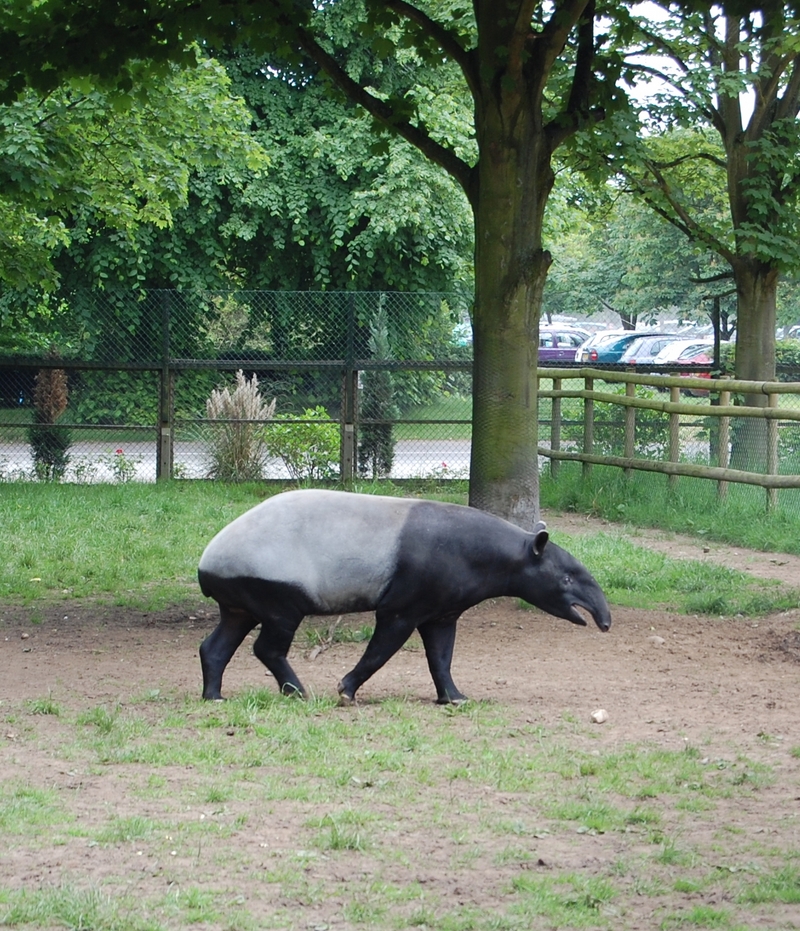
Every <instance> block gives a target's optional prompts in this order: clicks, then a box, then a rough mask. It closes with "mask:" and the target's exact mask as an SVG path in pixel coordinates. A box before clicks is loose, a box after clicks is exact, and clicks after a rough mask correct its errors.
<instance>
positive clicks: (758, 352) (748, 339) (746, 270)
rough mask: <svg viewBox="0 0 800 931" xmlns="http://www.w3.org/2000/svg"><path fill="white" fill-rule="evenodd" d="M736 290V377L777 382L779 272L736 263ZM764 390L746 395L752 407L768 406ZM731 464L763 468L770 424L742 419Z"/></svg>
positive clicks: (745, 262)
mask: <svg viewBox="0 0 800 931" xmlns="http://www.w3.org/2000/svg"><path fill="white" fill-rule="evenodd" d="M734 279H735V281H736V293H737V327H736V377H737V378H741V379H744V380H746V381H775V322H776V294H777V289H778V271H777V270H776V269H775V268H773V267H771V266H769V265H767V264H765V263H764V262H759V261H757V260H755V259H753V258H749V257H744V258H741V259H739V260H738V261H736V263H735V264H734ZM767 400H768V399H767V396H766V395H765V394H764V393H763V392H758V393H752V394H746V395H745V396H744V403H745V404H746V405H748V406H750V407H766V405H767ZM733 437H734V440H733V449H732V454H731V465H732V466H733V467H734V468H737V469H746V470H749V471H763V470H764V469H765V467H766V462H767V423H766V421H762V420H755V419H753V418H744V417H743V418H741V420H740V421H739V422H738V423H737V424H735V426H734V431H733Z"/></svg>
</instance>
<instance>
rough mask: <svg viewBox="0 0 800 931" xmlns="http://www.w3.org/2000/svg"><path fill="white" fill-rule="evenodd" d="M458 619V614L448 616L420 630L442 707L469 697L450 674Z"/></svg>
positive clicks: (427, 622) (424, 625) (427, 623)
mask: <svg viewBox="0 0 800 931" xmlns="http://www.w3.org/2000/svg"><path fill="white" fill-rule="evenodd" d="M458 617H459V615H458V614H456V615H455V617H453V616H452V615H448V616H446V617H443V618H439V619H437V620H435V621H426V622H425V623H424V624H420V625H419V628H418V630H419V635H420V637H422V642H423V644H424V646H425V656H426V657H427V659H428V669H430V671H431V678H432V679H433V684H434V685H435V686H436V695H437V701H438V703H439V704H440V705H450V704H459V703H460V702H463V701H466V700H467V696H466V695H463V694H462V693H461V692H459V690H458V689H457V688H456V684H455V682H453V677H452V676H451V674H450V664H451V663H452V661H453V647H454V646H455V642H456V622H457V621H458Z"/></svg>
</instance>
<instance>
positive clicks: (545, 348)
mask: <svg viewBox="0 0 800 931" xmlns="http://www.w3.org/2000/svg"><path fill="white" fill-rule="evenodd" d="M588 338H589V333H588V332H587V331H586V330H579V329H577V328H576V327H567V326H543V327H540V328H539V362H540V363H541V362H545V363H546V362H574V361H575V352H576V350H577V349H578V347H579V346H581V345H582V344H583V343H585V342H586V340H587V339H588Z"/></svg>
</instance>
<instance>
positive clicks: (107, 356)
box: [0, 290, 471, 482]
mask: <svg viewBox="0 0 800 931" xmlns="http://www.w3.org/2000/svg"><path fill="white" fill-rule="evenodd" d="M54 372H64V373H66V383H65V384H64V385H62V386H61V388H60V389H59V390H58V391H56V392H55V394H56V397H53V391H54V389H53V385H52V384H50V382H52V380H53V376H52V373H54ZM48 373H50V374H48ZM470 396H471V341H470V335H469V316H468V298H467V297H466V296H459V295H456V294H452V293H448V294H442V293H414V294H406V293H394V292H380V293H377V292H374V293H372V292H371V293H363V292H332V293H326V292H245V291H239V292H225V293H220V292H214V293H210V292H204V293H201V292H191V293H183V292H175V291H167V290H164V291H147V292H145V293H143V294H138V295H137V294H132V293H129V292H128V293H117V292H80V293H76V294H74V295H73V296H72V297H71V299H70V301H69V302H68V304H67V305H63V304H62V305H59V307H58V308H57V309H48V313H46V314H42V315H41V321H40V324H39V325H38V332H37V338H36V341H35V342H32V341H30V340H29V341H28V344H27V345H25V344H24V343H23V342H21V344H20V351H19V352H17V353H15V354H13V355H11V356H6V357H5V358H3V359H2V360H0V477H3V478H6V479H9V478H14V477H25V476H31V475H33V476H39V477H46V478H50V477H57V478H61V479H63V480H67V481H76V482H91V481H109V480H112V481H113V480H117V481H120V480H125V479H128V478H136V479H139V480H144V481H151V480H155V479H156V478H158V477H167V476H174V477H177V478H219V479H243V478H267V479H269V478H274V479H281V478H293V479H326V478H340V477H342V478H348V477H350V476H357V475H361V476H363V477H368V478H372V477H386V476H391V477H392V478H420V477H435V476H445V477H446V476H461V477H466V475H467V471H468V463H469V444H470V414H471V401H470Z"/></svg>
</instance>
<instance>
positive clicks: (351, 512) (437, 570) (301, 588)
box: [198, 489, 611, 704]
mask: <svg viewBox="0 0 800 931" xmlns="http://www.w3.org/2000/svg"><path fill="white" fill-rule="evenodd" d="M198 578H199V582H200V588H201V589H202V591H203V594H204V595H206V596H207V597H210V598H213V599H214V600H215V601H217V602H218V604H219V611H220V622H219V624H218V626H217V627H216V628H215V630H214V631H213V632H212V633H211V634H209V636H208V637H207V638H206V639H205V640H204V641H203V643H202V645H201V647H200V661H201V665H202V669H203V697H204V698H208V699H220V698H222V695H221V691H220V689H221V686H222V674H223V672H224V671H225V667H226V666H227V665H228V662H229V661H230V659H231V657H232V656H233V654H234V653H235V652H236V649H237V648H238V647H239V645H240V644H241V643H242V641H243V640H244V638H245V637H246V636H247V634H248V633H249V632H250V631H251V630H253V628H254V627H256V626H257V625H258V624H260V625H261V631H260V632H259V634H258V636H257V638H256V640H255V643H254V645H253V651H254V653H255V655H256V656H257V657H258V658H259V659H260V660H261V662H262V663H263V664H264V665H265V666H266V667H267V669H269V671H270V672H271V673H272V674H273V675H274V676H275V678H276V679H277V681H278V685H279V686H280V689H281V691H282V692H284V693H286V694H290V693H298V694H300V695H305V694H306V693H305V690H304V689H303V686H302V684H301V683H300V680H299V679H298V678H297V675H296V674H295V672H294V670H293V669H292V667H291V666H290V665H289V661H288V660H287V658H286V656H287V653H288V652H289V647H290V646H291V643H292V639H293V637H294V634H295V631H296V630H297V628H298V626H299V624H300V621H301V620H302V619H303V617H304V616H305V615H307V614H343V613H346V612H351V611H374V612H375V632H374V633H373V635H372V638H371V640H370V641H369V644H368V645H367V648H366V650H365V651H364V655H363V656H362V657H361V659H360V660H359V661H358V663H357V664H356V666H355V667H354V668H353V669H352V670H351V671H350V672H348V673H347V675H346V676H345V677H344V678H343V679H342V681H341V682H340V683H339V686H338V689H339V694H340V696H341V698H342V700H344V701H353V700H354V699H355V694H356V692H357V691H358V689H359V687H360V686H361V685H363V684H364V682H366V680H367V679H369V677H370V676H371V675H373V673H375V672H376V671H377V670H378V669H380V668H381V666H383V665H384V663H386V661H387V660H388V659H390V657H392V656H393V655H394V654H395V653H396V652H397V651H398V650H399V649H400V647H402V646H403V644H404V643H405V642H406V640H408V638H409V637H410V636H411V634H412V633H413V631H414V630H418V631H419V633H420V636H421V637H422V642H423V644H424V646H425V654H426V656H427V660H428V668H429V669H430V673H431V676H432V677H433V682H434V685H435V686H436V694H437V697H438V701H439V702H440V703H441V704H445V703H449V702H453V703H457V702H462V701H464V698H465V696H464V695H463V694H462V693H461V692H460V691H459V690H458V688H456V685H455V683H454V682H453V679H452V676H451V674H450V663H451V660H452V657H453V646H454V644H455V637H456V622H457V621H458V618H459V616H460V615H461V613H462V612H463V611H465V610H466V609H467V608H470V607H472V606H473V605H476V604H478V603H479V602H481V601H483V600H484V599H486V598H495V597H499V596H502V595H511V596H514V597H518V598H522V599H524V600H525V601H527V602H529V603H530V604H532V605H536V606H537V607H538V608H541V609H542V610H543V611H547V612H548V613H550V614H555V615H556V616H557V617H563V618H566V619H567V620H568V621H572V623H573V624H581V625H584V626H585V625H586V620H585V619H584V617H583V616H582V615H581V613H580V612H579V611H578V610H577V608H584V609H585V610H586V611H588V612H589V614H591V616H592V617H593V618H594V620H595V623H596V624H597V626H598V627H599V628H600V630H602V631H606V630H608V629H609V627H610V626H611V615H610V612H609V610H608V604H607V603H606V599H605V596H604V595H603V592H602V591H601V589H600V586H599V585H598V584H597V582H596V581H595V580H594V578H593V577H592V575H591V574H590V573H589V571H588V569H586V567H585V566H584V565H582V564H581V563H580V562H579V561H578V560H577V559H575V558H574V557H573V556H571V555H570V554H569V553H568V552H566V550H563V549H561V547H559V546H556V545H555V544H554V543H548V533H547V530H546V529H545V525H544V524H543V523H538V524H537V525H536V526H535V527H534V529H533V531H532V532H530V533H527V532H525V531H524V530H521V529H520V528H519V527H516V526H514V525H513V524H510V523H508V522H507V521H505V520H502V519H501V518H499V517H494V516H492V515H490V514H487V513H485V512H483V511H479V510H476V509H474V508H471V507H466V506H464V505H457V504H442V503H440V502H436V501H426V500H419V499H409V498H389V497H380V496H377V495H360V494H354V493H350V492H344V491H325V490H313V489H309V490H300V491H288V492H284V493H283V494H278V495H275V497H272V498H268V499H267V500H266V501H263V502H262V503H261V504H259V505H257V506H256V507H254V508H252V509H251V510H249V511H247V512H246V513H244V514H242V515H241V517H238V518H237V519H236V520H234V521H233V522H232V523H230V524H228V526H227V527H224V528H223V529H222V530H221V531H220V532H219V533H218V534H217V535H216V536H215V537H214V538H213V539H212V540H211V542H210V543H209V544H208V546H207V547H206V549H205V552H204V553H203V555H202V557H201V559H200V566H199V570H198Z"/></svg>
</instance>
